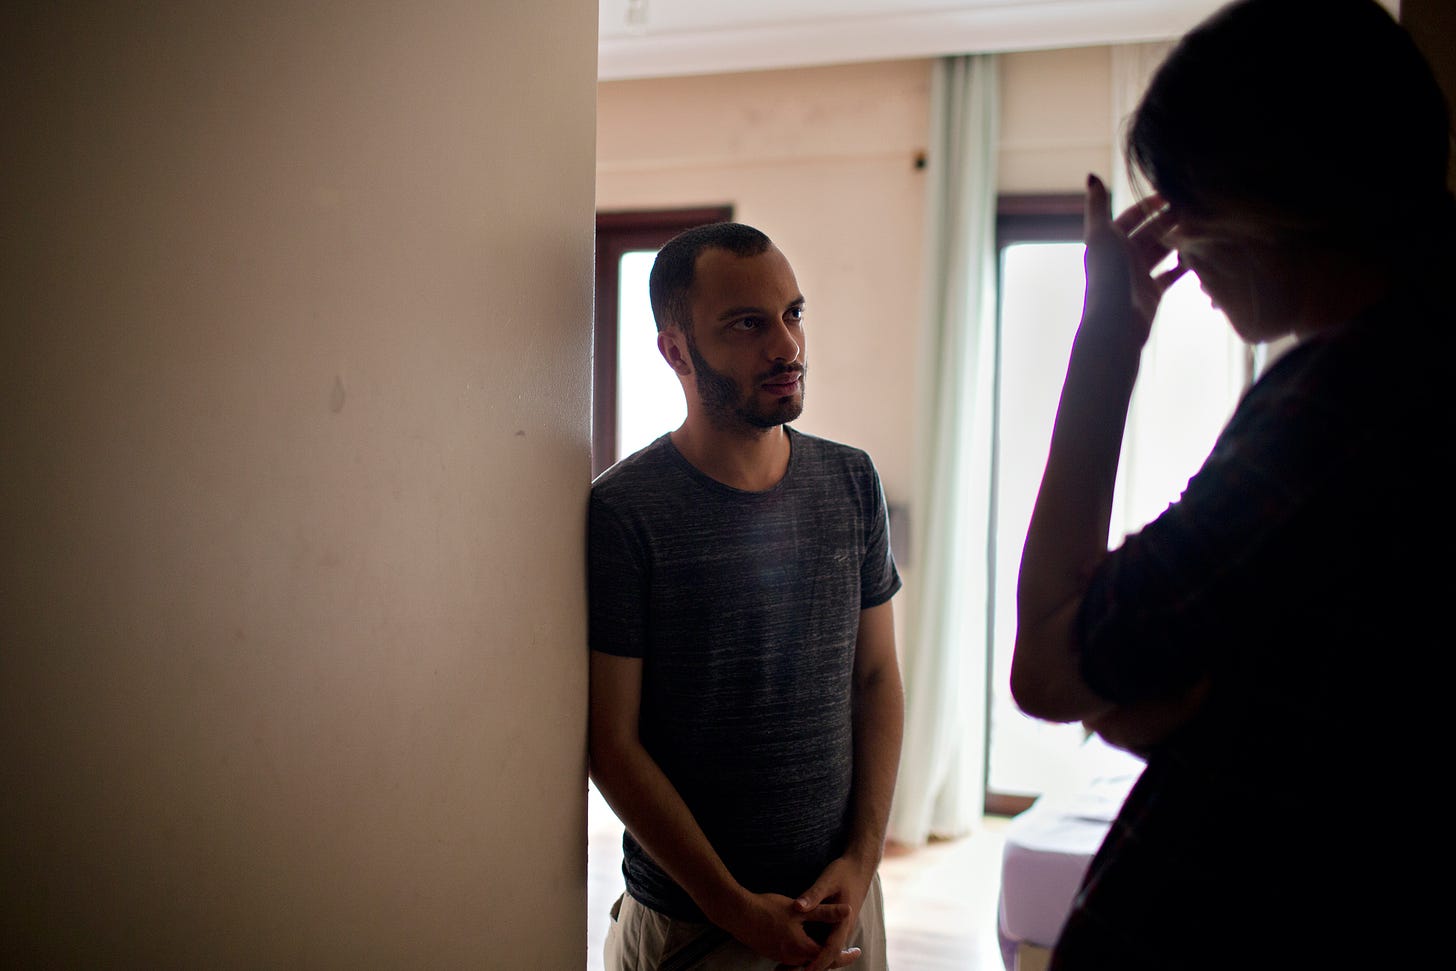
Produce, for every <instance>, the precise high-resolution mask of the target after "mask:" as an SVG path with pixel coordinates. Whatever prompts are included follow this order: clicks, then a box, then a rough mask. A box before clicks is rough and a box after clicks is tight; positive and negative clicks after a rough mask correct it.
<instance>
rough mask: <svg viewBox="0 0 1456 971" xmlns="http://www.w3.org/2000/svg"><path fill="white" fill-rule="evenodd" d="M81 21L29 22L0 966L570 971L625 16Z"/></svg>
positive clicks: (14, 346)
mask: <svg viewBox="0 0 1456 971" xmlns="http://www.w3.org/2000/svg"><path fill="white" fill-rule="evenodd" d="M85 8H86V9H85V10H84V12H75V13H73V12H72V11H75V10H77V5H74V4H61V5H53V6H35V5H27V10H28V12H27V14H26V16H25V17H24V18H23V22H22V18H18V17H17V18H15V22H10V23H5V24H0V63H3V64H5V69H4V70H5V75H6V104H5V107H4V109H3V110H4V118H5V132H4V135H3V142H4V144H5V146H6V148H5V155H6V166H5V179H4V180H3V182H0V223H3V225H4V226H5V230H4V232H3V233H0V240H3V242H0V303H3V306H4V308H5V309H4V321H5V326H4V336H5V341H4V344H5V351H4V363H3V365H0V367H3V370H4V380H3V381H0V456H3V460H0V461H3V464H4V474H3V477H0V590H3V595H0V741H3V745H0V832H3V847H0V884H3V888H4V890H3V895H4V899H3V904H0V954H4V955H5V956H6V963H7V964H14V965H20V966H32V967H34V966H75V967H100V966H107V967H126V966H131V967H148V968H152V967H228V966H232V967H243V968H263V967H284V966H287V967H502V968H506V967H509V968H567V967H576V966H579V965H580V962H581V960H582V955H583V954H584V940H585V917H584V907H585V862H584V859H585V847H584V835H583V834H584V816H585V797H584V775H583V739H584V723H585V671H584V667H585V652H584V650H583V642H584V625H583V607H584V603H583V601H584V598H583V590H582V574H583V570H582V565H581V562H582V560H581V537H582V532H583V529H582V527H583V504H584V497H585V491H586V487H587V480H588V476H589V459H588V442H587V422H588V396H589V389H588V361H589V347H588V340H589V336H588V335H589V329H588V328H589V325H588V319H589V315H590V298H591V294H590V286H591V282H590V280H591V277H590V272H591V271H590V265H591V245H592V242H591V214H592V207H593V197H592V168H591V167H592V149H593V146H592V143H591V138H592V131H593V97H594V87H595V79H594V63H595V57H594V44H595V30H596V16H597V10H596V4H595V3H591V2H587V0H551V2H549V3H545V4H510V5H500V4H481V3H476V4H453V3H440V2H431V0H427V2H425V3H422V4H412V5H408V6H404V5H389V4H367V5H363V4H361V5H347V9H344V8H341V7H339V6H338V5H334V4H329V3H322V2H312V0H302V2H289V3H281V2H270V3H262V4H253V3H249V4H240V5H233V6H230V7H217V6H216V5H209V6H208V8H207V9H209V10H212V11H213V12H210V13H208V12H202V11H201V10H200V9H194V7H193V6H191V5H187V4H182V5H177V4H160V3H143V4H128V5H121V6H115V7H108V6H106V5H85ZM13 16H14V15H13V13H12V14H7V15H6V19H7V20H10V19H11V18H12V17H13ZM504 38H509V42H503V39H504Z"/></svg>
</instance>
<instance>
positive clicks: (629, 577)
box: [587, 492, 647, 657]
mask: <svg viewBox="0 0 1456 971" xmlns="http://www.w3.org/2000/svg"><path fill="white" fill-rule="evenodd" d="M587 572H588V580H587V602H588V616H589V620H588V625H589V626H588V635H587V639H588V643H589V644H590V646H591V649H592V650H594V651H601V652H602V653H604V654H614V655H616V656H618V657H642V656H643V654H644V653H645V651H646V647H647V631H646V617H647V610H646V596H647V593H646V584H647V577H646V573H647V563H646V555H645V552H644V551H643V550H642V549H641V548H640V542H639V541H638V538H637V537H636V536H635V535H634V534H633V533H632V532H631V531H630V530H628V529H627V528H626V527H625V525H624V524H623V523H622V520H621V518H620V517H619V515H618V514H617V512H616V511H615V510H613V509H612V508H611V507H610V506H609V505H608V504H607V502H606V501H605V500H604V499H602V497H601V496H599V495H597V494H596V493H595V492H593V493H592V497H591V502H590V505H589V506H588V509H587Z"/></svg>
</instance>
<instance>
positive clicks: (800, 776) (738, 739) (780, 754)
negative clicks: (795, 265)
mask: <svg viewBox="0 0 1456 971" xmlns="http://www.w3.org/2000/svg"><path fill="white" fill-rule="evenodd" d="M789 441H790V446H791V449H792V452H791V456H790V459H789V467H788V471H787V473H786V474H785V475H784V478H783V479H782V480H781V481H780V482H779V483H778V485H776V486H775V487H773V488H772V489H769V490H767V491H765V492H743V491H740V490H738V489H733V488H731V487H729V486H726V485H723V484H722V483H720V482H717V481H716V480H714V479H712V478H710V477H708V476H706V475H704V474H703V473H701V472H699V471H698V470H697V469H695V468H694V467H693V466H692V465H691V464H689V463H688V461H687V460H686V459H684V458H683V457H682V455H681V454H680V453H679V452H678V450H677V449H676V448H675V447H674V446H673V444H672V441H671V440H670V439H669V438H668V437H667V436H663V437H662V438H660V439H658V440H657V441H656V442H654V443H653V444H651V445H649V446H648V447H647V448H645V449H643V450H642V451H640V452H638V453H637V454H636V455H633V456H631V457H630V458H627V459H624V460H623V461H621V462H619V463H618V464H617V465H615V466H613V467H612V468H611V469H608V470H607V471H606V472H604V473H602V475H601V476H600V477H599V478H598V479H597V481H596V482H595V484H594V485H593V487H592V495H591V507H590V517H589V518H590V555H589V559H590V604H591V610H590V612H591V630H590V640H591V648H592V650H596V651H603V652H605V653H608V654H615V655H620V656H623V657H640V658H642V659H643V669H642V702H641V712H640V716H639V717H640V723H639V732H640V736H641V739H642V744H643V746H644V747H645V748H646V749H647V751H648V753H649V754H650V755H651V756H652V757H653V759H654V760H656V762H657V764H658V765H659V766H660V767H661V768H662V770H663V772H664V773H665V774H666V775H667V777H668V779H669V780H670V781H671V782H672V783H673V785H674V786H675V787H676V788H677V791H678V793H679V794H680V795H681V796H682V798H683V801H684V802H685V803H686V804H687V807H688V809H689V810H690V811H691V812H692V814H693V818H694V819H695V820H696V821H697V823H698V825H699V826H700V827H701V828H702V830H703V832H704V834H705V835H706V836H707V837H708V840H709V842H710V843H712V845H713V848H714V850H715V851H717V853H718V855H719V856H720V857H721V858H722V859H723V862H724V864H725V865H726V866H727V867H728V869H729V871H730V872H731V873H732V874H733V876H734V877H735V878H736V879H737V880H738V881H739V882H740V883H741V884H743V886H745V887H747V888H748V889H749V890H752V891H754V892H759V893H763V892H770V891H771V892H775V893H781V894H784V895H786V896H796V895H798V894H800V893H802V892H803V891H804V890H807V889H808V888H809V886H810V885H811V884H812V883H813V882H814V880H815V879H816V878H817V877H818V876H819V874H820V872H821V871H822V870H823V868H824V867H825V866H826V865H828V864H829V862H830V861H831V860H833V859H834V858H835V857H837V856H839V855H840V853H842V852H843V850H844V845H845V840H846V839H847V836H848V824H849V822H850V820H849V814H850V786H851V783H852V781H853V774H854V773H853V769H854V766H853V719H852V714H853V712H852V704H851V702H852V696H851V675H852V673H853V669H854V656H855V642H856V637H857V635H858V632H859V615H860V611H861V610H862V609H865V608H869V607H874V606H878V605H879V604H882V603H884V602H885V601H887V600H889V599H890V597H891V596H893V595H894V593H895V591H896V590H898V589H899V587H900V578H899V575H898V573H896V571H895V564H894V561H893V560H892V559H891V556H890V543H889V527H888V519H887V515H886V511H885V501H884V496H883V495H882V493H881V490H880V482H879V478H878V476H877V475H876V473H875V470H874V467H873V465H871V463H870V460H869V457H868V456H867V455H865V453H864V452H861V451H859V450H858V449H853V448H850V447H848V446H844V445H839V444H836V443H834V442H829V441H825V440H823V439H819V438H814V437H813V436H810V435H804V434H801V433H799V432H796V431H794V430H792V429H789ZM623 850H624V860H623V864H622V869H623V872H624V874H625V876H626V880H627V890H628V892H629V893H631V895H632V896H633V897H635V898H636V899H637V900H638V901H640V902H641V903H644V904H646V905H647V906H648V907H651V908H652V909H653V910H656V911H659V912H661V913H663V914H667V915H668V916H670V917H676V918H679V919H683V920H699V921H700V920H702V919H703V917H702V914H701V912H700V911H699V910H698V908H697V906H696V905H694V903H693V902H692V900H691V898H689V897H688V895H687V894H686V893H685V892H684V891H683V890H682V888H680V887H679V886H678V885H677V884H676V883H674V882H673V881H672V879H671V878H670V877H668V876H667V874H665V873H664V872H663V871H662V870H661V868H659V867H658V866H657V864H656V863H655V862H653V860H652V859H651V858H650V857H649V856H648V855H647V854H646V852H644V851H643V849H642V848H641V847H640V846H639V845H638V844H637V842H636V841H635V840H634V839H633V838H632V837H631V835H630V834H627V835H626V836H624V838H623Z"/></svg>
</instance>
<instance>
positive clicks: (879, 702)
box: [845, 664, 905, 870]
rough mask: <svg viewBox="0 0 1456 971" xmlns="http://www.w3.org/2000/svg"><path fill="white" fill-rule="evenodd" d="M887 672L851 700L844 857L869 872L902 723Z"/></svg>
mask: <svg viewBox="0 0 1456 971" xmlns="http://www.w3.org/2000/svg"><path fill="white" fill-rule="evenodd" d="M887 667H888V670H884V671H880V672H877V673H876V674H875V675H874V676H872V677H871V678H870V679H868V680H867V681H866V683H864V684H863V685H860V686H859V687H858V688H857V689H856V692H855V698H854V797H853V813H854V815H853V819H852V821H851V825H850V835H849V844H848V846H847V847H846V850H845V853H846V855H847V856H852V857H854V858H856V859H859V860H861V861H862V862H863V863H864V864H865V865H866V866H867V868H868V869H869V870H873V869H874V868H875V867H877V866H878V865H879V862H880V857H881V855H883V853H884V849H885V831H886V828H887V827H888V825H889V819H890V803H891V800H892V799H893V797H894V792H895V778H896V775H897V774H898V772H899V769H900V743H901V739H902V735H903V733H904V723H905V696H904V690H903V688H902V686H901V683H900V672H899V669H898V668H897V667H896V666H895V665H893V664H891V665H888V666H887Z"/></svg>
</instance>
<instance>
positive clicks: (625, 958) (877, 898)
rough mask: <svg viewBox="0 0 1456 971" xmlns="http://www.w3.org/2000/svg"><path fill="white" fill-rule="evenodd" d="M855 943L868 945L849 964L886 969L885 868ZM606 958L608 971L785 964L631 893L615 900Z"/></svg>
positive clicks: (763, 969)
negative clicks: (642, 901) (670, 914)
mask: <svg viewBox="0 0 1456 971" xmlns="http://www.w3.org/2000/svg"><path fill="white" fill-rule="evenodd" d="M849 946H850V947H858V948H861V949H862V950H863V953H862V954H861V955H860V958H859V960H858V961H856V962H854V963H853V964H851V965H850V966H849V967H850V968H851V969H853V971H886V969H887V967H888V965H887V964H886V961H885V901H884V896H883V894H882V893H881V892H880V876H879V874H875V879H874V880H873V881H872V882H871V883H870V892H869V895H868V896H866V897H865V902H864V909H862V910H861V911H860V914H859V926H858V927H856V928H855V931H854V935H853V936H852V937H850V939H849ZM605 963H606V971H774V969H775V968H777V967H779V965H778V963H777V962H776V961H772V960H770V959H769V958H765V957H760V956H759V955H757V954H754V953H753V952H752V951H750V950H749V949H748V948H747V947H744V946H743V945H742V944H740V943H738V942H737V941H735V940H734V939H733V938H731V937H729V936H728V934H727V933H726V932H724V931H722V930H720V929H719V928H717V927H714V926H713V925H712V924H696V923H693V922H691V921H686V920H674V919H673V918H671V917H667V916H665V915H663V914H659V913H658V912H657V911H655V910H652V909H651V908H649V907H644V906H643V905H642V904H640V903H638V902H637V901H636V900H633V899H632V896H631V895H630V894H625V893H624V894H622V896H620V897H618V898H617V902H616V903H615V904H613V905H612V924H611V927H609V928H608V929H607V944H606V962H605Z"/></svg>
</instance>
